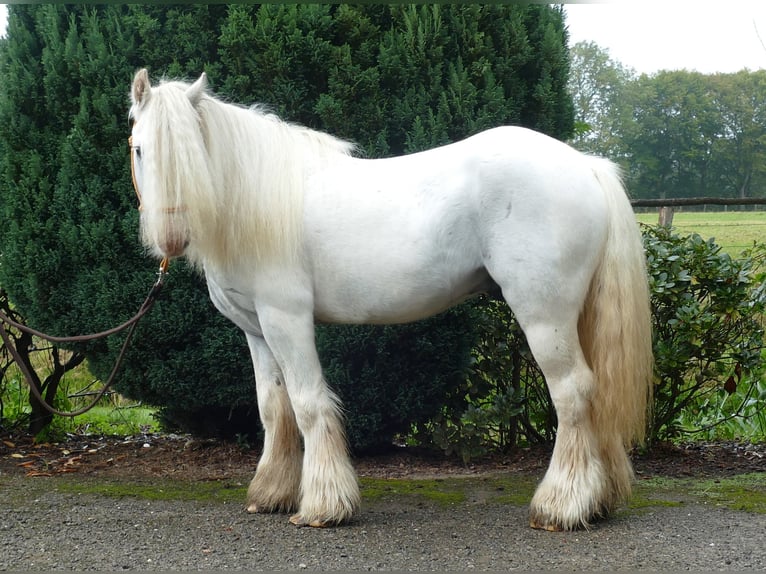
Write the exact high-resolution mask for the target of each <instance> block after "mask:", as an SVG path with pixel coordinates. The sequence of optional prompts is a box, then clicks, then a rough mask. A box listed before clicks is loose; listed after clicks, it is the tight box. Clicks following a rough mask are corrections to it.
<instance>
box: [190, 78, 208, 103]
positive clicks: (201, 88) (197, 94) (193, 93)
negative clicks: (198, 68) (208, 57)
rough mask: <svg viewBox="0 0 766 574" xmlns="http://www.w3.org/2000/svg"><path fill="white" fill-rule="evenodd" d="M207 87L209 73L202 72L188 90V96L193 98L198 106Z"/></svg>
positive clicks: (193, 101) (192, 100) (192, 101)
mask: <svg viewBox="0 0 766 574" xmlns="http://www.w3.org/2000/svg"><path fill="white" fill-rule="evenodd" d="M205 88H207V74H205V72H202V75H201V76H200V77H199V78H198V79H197V81H196V82H194V83H193V84H192V85H191V86H189V88H188V89H187V90H186V97H188V98H189V100H191V103H192V105H193V106H196V105H197V104H198V103H199V101H200V98H202V95H203V94H204V93H205Z"/></svg>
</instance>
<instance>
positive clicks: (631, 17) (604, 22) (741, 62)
mask: <svg viewBox="0 0 766 574" xmlns="http://www.w3.org/2000/svg"><path fill="white" fill-rule="evenodd" d="M565 10H566V13H567V19H566V21H567V25H568V27H569V35H570V39H569V43H570V46H571V45H574V44H575V43H577V42H579V41H582V40H586V41H592V42H595V43H596V44H598V45H599V46H600V47H602V48H606V49H607V50H609V55H610V56H611V58H612V59H613V60H617V61H619V62H621V63H622V64H623V65H624V66H626V67H629V68H633V69H634V70H635V71H636V72H638V73H647V74H651V73H654V72H656V71H658V70H679V69H687V70H690V71H691V70H696V71H698V72H702V73H704V74H712V73H715V72H725V73H728V72H737V71H739V70H741V69H743V68H747V69H749V70H751V71H754V70H758V69H761V68H766V46H764V44H766V0H727V1H725V2H724V1H723V0H716V1H712V2H711V1H709V0H696V1H690V0H664V1H658V0H615V1H613V2H605V3H594V4H582V3H577V4H567V5H566V7H565ZM756 30H757V31H756ZM759 35H760V38H761V39H762V40H763V44H762V43H761V41H760V40H759Z"/></svg>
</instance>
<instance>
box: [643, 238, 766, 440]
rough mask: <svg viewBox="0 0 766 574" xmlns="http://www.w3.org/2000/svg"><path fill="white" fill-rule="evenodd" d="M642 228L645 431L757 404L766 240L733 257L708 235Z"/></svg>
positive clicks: (718, 418) (676, 428)
mask: <svg viewBox="0 0 766 574" xmlns="http://www.w3.org/2000/svg"><path fill="white" fill-rule="evenodd" d="M643 229H644V231H643V233H644V246H645V248H646V254H647V264H648V270H649V281H650V286H651V292H652V320H653V332H654V341H653V345H654V358H655V374H656V384H655V389H654V413H653V417H652V421H651V427H650V429H649V437H650V438H651V439H652V440H658V439H672V438H675V437H677V436H678V435H679V433H680V432H682V431H685V432H693V431H696V430H700V429H703V428H707V429H710V428H713V427H715V426H716V425H719V424H723V423H725V422H726V421H728V420H732V418H736V416H741V415H742V414H743V413H744V412H745V411H744V410H743V409H747V411H748V412H758V410H759V409H761V410H762V409H763V407H764V406H766V403H764V399H765V398H766V397H764V396H763V393H762V391H761V390H759V385H761V384H762V383H761V376H762V375H763V372H764V362H763V360H762V358H761V351H762V348H763V345H764V329H763V323H762V321H763V312H764V305H766V291H764V276H763V274H762V273H760V272H759V268H760V266H761V263H762V262H763V260H764V257H766V246H764V245H758V246H754V247H753V248H752V249H750V250H749V251H747V252H745V253H743V254H742V256H741V257H739V258H736V259H735V258H733V257H731V255H729V254H728V253H725V252H723V251H722V250H721V247H720V246H718V245H717V244H716V243H715V240H714V239H712V238H711V239H708V240H705V239H703V238H702V237H700V236H699V235H697V234H696V233H695V234H691V235H688V236H679V235H676V234H675V233H673V232H672V230H669V229H666V228H663V227H649V226H645V227H644V228H643ZM737 400H739V402H738V404H735V403H737ZM753 401H755V403H754V402H753ZM724 405H725V406H724ZM738 413H739V415H738Z"/></svg>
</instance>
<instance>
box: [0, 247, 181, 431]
mask: <svg viewBox="0 0 766 574" xmlns="http://www.w3.org/2000/svg"><path fill="white" fill-rule="evenodd" d="M167 268H168V260H167V259H163V260H162V263H160V270H159V273H158V277H157V281H156V282H155V283H154V285H153V286H152V288H151V290H150V291H149V294H148V295H147V296H146V299H145V300H144V302H143V303H142V304H141V307H140V308H139V309H138V312H137V313H136V314H135V315H133V317H131V318H130V319H128V320H127V321H125V322H124V323H123V324H122V325H119V326H117V327H114V328H112V329H107V330H106V331H101V332H100V333H93V334H91V335H77V336H74V337H55V336H53V335H48V334H46V333H42V332H41V331H37V330H36V329H32V328H31V327H28V326H26V325H23V324H22V323H19V322H18V321H14V320H13V319H11V318H10V317H9V316H8V315H6V314H5V313H3V312H2V311H0V338H2V340H3V343H4V344H5V347H6V348H7V349H8V351H9V352H10V353H11V356H12V357H13V359H14V361H16V364H17V365H18V367H19V369H20V370H21V372H22V374H23V375H24V378H25V379H26V381H27V384H28V385H29V389H30V392H31V393H32V394H33V395H34V396H35V398H36V399H37V400H38V401H39V402H40V404H41V405H43V407H44V408H45V409H46V410H47V411H48V412H50V413H52V414H54V415H59V416H62V417H76V416H78V415H81V414H83V413H86V412H88V411H89V410H90V409H92V408H93V407H95V406H96V404H97V403H98V401H100V400H101V398H102V397H103V396H104V395H105V394H106V392H107V391H108V390H109V388H110V387H111V386H112V384H113V383H114V379H115V377H116V375H117V372H118V371H119V369H120V367H121V366H122V362H123V359H124V358H125V353H126V352H127V350H128V345H129V344H130V340H131V339H132V338H133V333H134V331H135V330H136V326H137V325H138V322H139V321H140V320H141V318H143V317H144V315H146V314H147V313H148V312H149V311H150V310H151V308H152V307H153V306H154V303H155V301H156V300H157V297H158V296H159V294H160V291H161V290H162V286H163V284H164V282H165V275H166V273H167ZM6 324H7V325H9V326H11V327H13V328H14V329H18V330H19V331H22V332H25V333H29V334H30V335H33V336H35V337H39V338H41V339H45V340H46V341H50V342H51V343H85V342H88V341H96V340H98V339H103V338H105V337H108V336H110V335H114V334H117V333H120V332H122V331H124V330H125V329H129V330H128V334H127V336H126V337H125V341H124V342H123V344H122V347H121V349H120V354H119V355H118V356H117V361H116V362H115V364H114V367H113V368H112V372H111V373H110V374H109V378H108V379H107V380H106V382H105V383H104V386H103V387H102V388H101V390H100V391H99V392H98V394H97V395H96V397H95V398H94V399H93V401H92V402H91V403H90V404H88V405H87V406H85V407H83V408H81V409H79V410H77V411H60V410H58V409H56V408H54V407H53V406H52V405H49V404H48V403H47V402H46V401H45V399H43V397H42V394H41V392H40V389H38V388H37V386H36V385H35V383H34V377H33V376H32V373H31V372H30V371H29V368H28V367H27V365H26V364H25V363H24V361H23V360H22V359H21V356H20V355H19V352H18V350H17V349H16V347H15V345H14V344H13V341H12V340H11V337H10V335H9V334H8V331H7V330H6V328H5V325H6Z"/></svg>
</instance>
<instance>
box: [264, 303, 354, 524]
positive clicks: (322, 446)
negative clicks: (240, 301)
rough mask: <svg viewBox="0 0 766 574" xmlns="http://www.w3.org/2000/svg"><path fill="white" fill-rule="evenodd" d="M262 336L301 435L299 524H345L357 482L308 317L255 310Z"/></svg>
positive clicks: (296, 520)
mask: <svg viewBox="0 0 766 574" xmlns="http://www.w3.org/2000/svg"><path fill="white" fill-rule="evenodd" d="M259 316H260V317H261V326H262V328H263V334H264V337H265V339H266V342H267V343H268V345H269V348H270V349H271V350H272V351H273V352H274V355H275V357H276V359H277V362H278V364H279V366H280V368H281V370H282V373H283V374H284V378H285V384H286V387H287V392H288V395H289V397H290V404H291V405H292V409H293V412H294V413H295V420H296V422H297V424H298V428H299V429H300V432H301V434H302V435H303V447H304V455H303V471H302V478H301V486H300V503H299V507H298V512H297V513H296V514H294V515H293V516H292V517H291V518H290V521H291V522H292V523H293V524H297V525H300V526H331V525H335V524H341V523H343V522H346V521H348V520H349V519H350V518H351V516H352V515H353V513H354V511H355V510H356V509H357V508H358V506H359V499H360V497H359V484H358V482H357V478H356V472H355V471H354V468H353V467H352V465H351V461H350V458H349V454H348V447H347V443H346V435H345V431H344V429H343V421H342V416H341V405H340V401H339V399H338V398H337V396H336V395H335V394H334V393H333V392H332V391H331V390H330V389H329V388H328V386H327V383H326V382H325V380H324V377H323V376H322V368H321V365H320V363H319V357H318V355H317V351H316V346H315V342H314V319H313V315H311V314H310V313H297V312H290V311H282V310H278V309H275V308H267V309H259Z"/></svg>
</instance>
